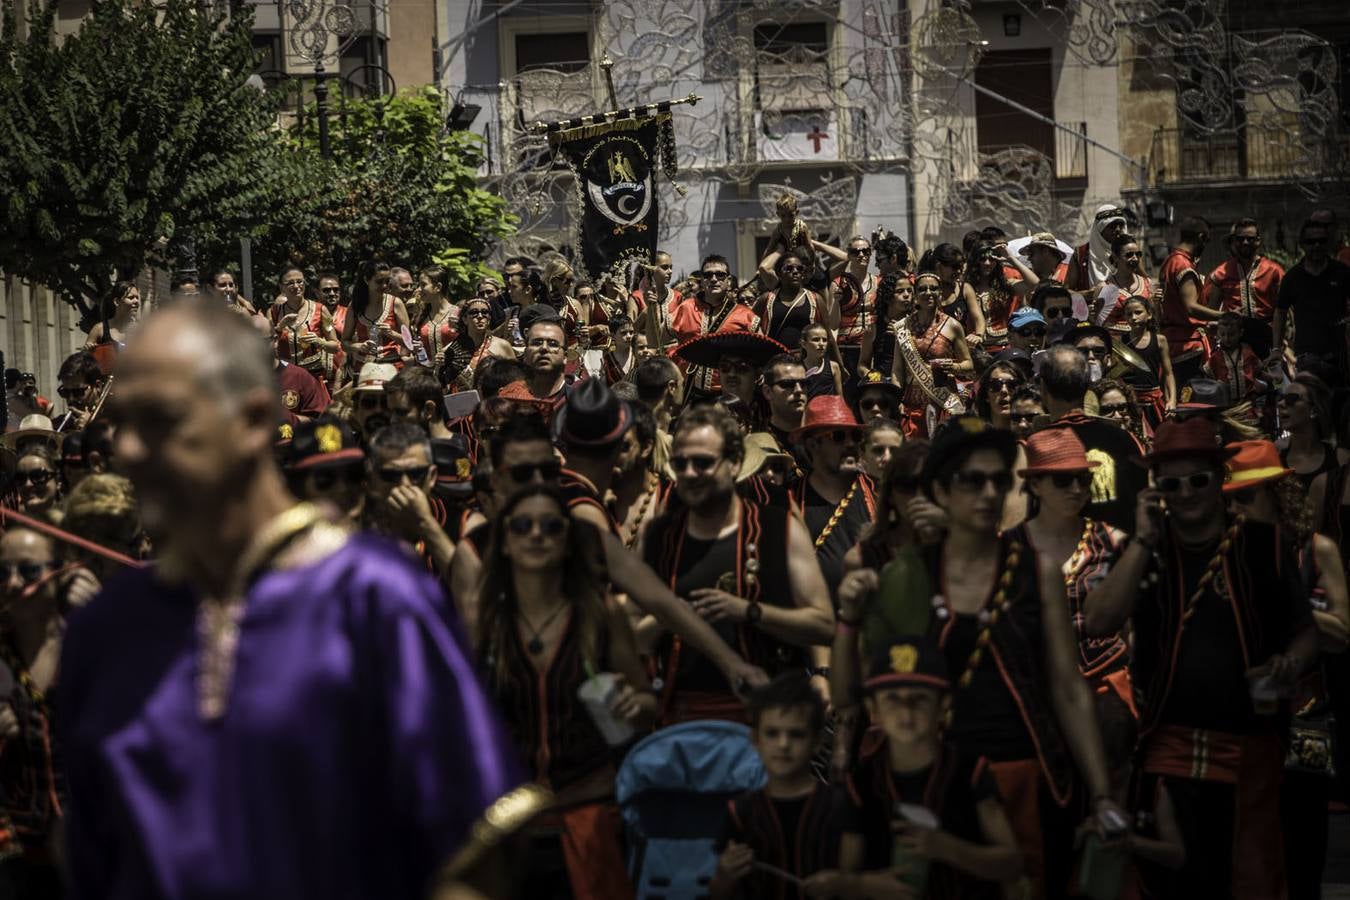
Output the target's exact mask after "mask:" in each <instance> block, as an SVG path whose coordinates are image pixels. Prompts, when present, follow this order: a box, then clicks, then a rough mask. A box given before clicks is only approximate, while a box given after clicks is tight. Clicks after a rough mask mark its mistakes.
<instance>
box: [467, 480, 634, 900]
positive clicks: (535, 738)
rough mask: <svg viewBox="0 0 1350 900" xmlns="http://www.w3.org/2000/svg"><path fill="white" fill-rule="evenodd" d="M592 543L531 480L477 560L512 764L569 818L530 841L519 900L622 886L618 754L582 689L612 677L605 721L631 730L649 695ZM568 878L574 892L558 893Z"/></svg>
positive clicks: (558, 500)
mask: <svg viewBox="0 0 1350 900" xmlns="http://www.w3.org/2000/svg"><path fill="white" fill-rule="evenodd" d="M598 544H599V535H598V534H597V533H596V531H595V529H594V528H593V527H592V526H590V525H589V524H587V523H585V522H582V521H579V520H578V519H576V518H575V517H573V516H570V515H569V514H568V511H567V505H566V501H565V500H564V499H563V497H562V495H561V494H560V493H559V492H558V489H557V488H556V487H553V486H552V485H544V484H536V485H531V486H528V487H525V488H523V489H521V490H520V491H518V492H516V493H515V494H513V495H512V496H511V497H510V498H508V499H507V500H506V501H505V502H504V503H503V504H502V506H501V508H500V509H499V510H498V512H497V516H496V519H495V521H494V522H493V524H492V537H491V541H490V543H489V546H488V551H487V554H486V556H485V557H484V559H483V576H482V581H481V586H480V588H479V592H478V610H479V613H478V624H477V639H476V642H475V643H476V648H477V656H478V662H479V666H480V669H481V671H482V673H483V681H484V684H485V686H486V687H487V689H488V693H489V696H491V697H492V698H493V699H494V700H495V701H496V707H497V709H498V710H499V711H500V712H501V714H502V716H503V718H504V719H505V722H506V726H507V729H508V731H509V732H510V734H511V736H512V738H513V739H514V743H515V745H516V748H517V750H518V751H519V753H520V758H521V759H523V760H525V761H526V762H527V764H529V765H530V766H531V768H532V772H533V775H534V778H535V780H536V781H538V782H540V783H541V784H544V785H546V786H548V787H549V788H550V789H551V790H552V791H553V792H554V794H555V795H557V800H558V803H557V806H558V807H560V808H562V809H566V810H567V811H566V812H564V813H562V814H560V817H559V818H560V820H561V821H558V820H556V819H555V820H553V821H549V822H544V823H540V827H539V828H538V830H537V832H536V833H535V834H534V835H533V841H532V844H533V846H532V847H531V849H532V851H533V852H532V854H531V864H530V872H529V874H528V876H527V879H526V880H527V882H528V883H527V885H526V886H525V887H524V890H523V891H522V895H523V896H530V897H558V896H572V895H578V896H581V895H585V896H617V895H621V893H622V891H623V889H624V888H625V887H626V886H627V884H628V880H627V877H626V875H625V874H624V865H623V856H622V853H621V852H620V847H619V838H620V834H621V832H622V824H621V822H620V819H619V816H618V809H617V807H615V806H614V805H613V803H612V802H605V800H604V799H602V798H605V797H607V796H609V795H610V794H611V793H612V791H613V787H614V775H615V772H616V765H615V764H616V762H617V759H618V748H614V747H611V746H610V745H609V743H608V742H607V741H606V739H605V738H604V737H603V736H602V732H601V731H600V728H599V727H598V726H597V725H596V722H595V719H594V718H593V715H595V713H592V712H590V711H588V710H587V709H586V707H585V706H584V705H583V703H582V702H581V701H580V700H579V698H578V691H581V690H582V689H583V688H585V687H586V686H587V685H588V683H595V679H596V676H597V675H599V674H601V673H611V674H612V675H613V676H617V678H615V679H614V686H613V687H612V688H611V689H610V691H609V692H608V694H607V696H606V697H605V700H604V703H605V705H606V706H607V713H608V716H609V718H610V719H611V720H612V721H613V722H614V723H616V724H617V725H619V726H628V727H629V728H630V729H632V730H633V731H634V732H636V733H637V734H641V733H642V732H644V731H646V730H648V729H649V728H650V727H651V724H652V722H653V720H654V718H655V715H656V695H655V694H653V693H652V691H651V686H650V684H649V682H648V680H647V673H646V670H645V669H644V667H643V665H642V661H641V659H640V657H639V656H638V649H637V643H636V641H635V639H634V637H633V630H632V626H631V625H630V624H629V620H628V617H627V615H626V614H625V613H624V612H623V610H622V609H621V608H620V607H619V606H618V604H616V603H615V602H614V601H613V599H612V598H610V597H609V596H608V595H607V592H606V590H605V586H604V581H603V577H602V575H601V574H600V570H599V566H598V559H597V552H596V549H597V547H598ZM560 834H566V835H567V839H566V840H563V839H562V838H561V837H560ZM567 879H570V881H571V886H572V891H571V892H568V891H566V890H560V889H559V885H560V884H565V883H567V882H566V881H565V880H567ZM581 879H585V881H584V882H583V881H581ZM630 890H631V889H630Z"/></svg>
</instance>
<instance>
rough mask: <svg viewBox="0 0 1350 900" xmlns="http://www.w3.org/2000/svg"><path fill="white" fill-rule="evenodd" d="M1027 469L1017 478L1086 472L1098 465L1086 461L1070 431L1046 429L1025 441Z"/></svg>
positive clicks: (1075, 436)
mask: <svg viewBox="0 0 1350 900" xmlns="http://www.w3.org/2000/svg"><path fill="white" fill-rule="evenodd" d="M1025 446H1026V452H1027V464H1026V468H1022V469H1018V470H1017V474H1018V475H1023V476H1025V475H1045V474H1048V473H1050V472H1085V471H1087V470H1088V469H1095V468H1097V467H1098V466H1099V465H1101V463H1099V462H1097V461H1095V460H1090V459H1088V458H1087V450H1086V449H1085V448H1084V447H1083V442H1082V441H1080V440H1079V439H1078V435H1076V434H1074V432H1073V429H1072V428H1046V429H1044V430H1043V431H1038V432H1036V433H1035V434H1033V435H1032V436H1031V437H1029V438H1027V440H1026V444H1025Z"/></svg>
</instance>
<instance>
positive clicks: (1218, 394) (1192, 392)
mask: <svg viewBox="0 0 1350 900" xmlns="http://www.w3.org/2000/svg"><path fill="white" fill-rule="evenodd" d="M1232 405H1233V397H1232V392H1231V391H1230V390H1229V389H1228V385H1226V384H1224V383H1223V382H1222V381H1215V380H1214V379H1213V378H1192V379H1191V380H1190V381H1189V382H1187V383H1186V386H1185V387H1183V388H1182V389H1181V402H1180V403H1178V404H1177V406H1176V409H1177V410H1180V411H1181V412H1182V413H1188V412H1208V411H1210V410H1223V409H1227V408H1228V407H1230V406H1232Z"/></svg>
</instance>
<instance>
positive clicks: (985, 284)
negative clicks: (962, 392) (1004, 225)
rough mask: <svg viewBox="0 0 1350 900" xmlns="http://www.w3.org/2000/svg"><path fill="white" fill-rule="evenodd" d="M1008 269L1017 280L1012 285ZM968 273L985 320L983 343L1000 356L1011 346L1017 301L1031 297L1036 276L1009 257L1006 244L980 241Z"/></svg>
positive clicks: (968, 264) (971, 287)
mask: <svg viewBox="0 0 1350 900" xmlns="http://www.w3.org/2000/svg"><path fill="white" fill-rule="evenodd" d="M1005 268H1012V269H1013V273H1014V274H1015V275H1016V276H1017V278H1016V280H1014V281H1013V282H1011V283H1009V281H1008V274H1007V272H1006V271H1005ZM966 271H967V272H969V273H970V277H969V280H968V281H967V286H968V287H970V289H971V290H972V291H974V293H975V302H976V304H977V305H978V306H979V309H980V314H981V316H982V318H983V319H984V331H983V333H982V334H981V341H980V343H981V344H982V346H983V347H984V349H985V350H986V351H988V352H989V353H998V352H999V351H1000V350H1002V349H1003V348H1004V347H1006V346H1008V317H1009V316H1011V315H1012V311H1013V307H1014V306H1015V305H1016V304H1017V298H1018V297H1021V296H1022V295H1024V294H1026V293H1028V292H1029V291H1030V290H1031V289H1032V288H1034V287H1035V286H1036V285H1037V284H1038V283H1039V279H1037V277H1036V273H1035V272H1033V271H1031V269H1030V268H1029V267H1028V266H1027V265H1026V263H1024V262H1022V261H1021V260H1020V259H1017V258H1015V257H1013V256H1010V255H1009V254H1008V248H1007V245H1006V244H1003V245H1000V244H993V243H990V242H989V241H980V242H979V243H977V244H976V245H975V249H974V250H972V251H971V254H970V261H969V262H968V263H967V266H966Z"/></svg>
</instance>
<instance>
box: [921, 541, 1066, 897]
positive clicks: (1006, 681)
mask: <svg viewBox="0 0 1350 900" xmlns="http://www.w3.org/2000/svg"><path fill="white" fill-rule="evenodd" d="M944 543H945V542H944ZM942 546H943V545H938V546H935V547H928V548H924V549H923V550H922V551H921V553H922V554H923V557H924V559H925V561H926V563H927V566H928V572H929V579H930V584H932V585H933V589H934V590H935V591H937V592H938V593H939V594H940V595H942V596H945V595H946V594H947V588H946V579H945V574H944V571H943V563H942V556H943V553H942ZM1015 546H1016V547H1018V548H1019V552H1018V555H1017V562H1016V565H1015V566H1012V567H1011V574H1012V578H1011V580H1010V584H1009V585H1007V586H1006V588H1003V592H1004V597H1005V601H1006V603H1007V606H1006V607H1005V608H1004V610H1003V612H1002V614H1001V615H1000V616H998V617H997V619H995V620H994V622H993V624H992V626H990V625H988V624H987V621H986V620H985V619H984V618H983V617H982V616H981V615H975V614H972V615H967V614H962V613H953V612H951V611H949V610H946V609H945V608H944V607H940V606H935V609H938V610H939V612H938V614H937V615H935V616H934V617H933V620H932V622H931V625H930V636H931V637H933V638H934V639H935V640H936V641H937V644H938V646H939V647H940V648H941V649H942V652H943V655H944V656H945V657H946V660H947V667H948V670H949V671H950V672H952V673H953V675H955V674H956V673H958V672H959V673H964V672H965V671H966V670H967V663H968V661H969V660H970V658H971V654H972V652H973V651H974V650H975V647H976V645H977V643H978V642H979V641H980V639H981V635H982V634H983V633H985V631H986V628H987V629H988V631H987V634H988V637H987V640H988V646H987V647H986V648H985V650H984V652H983V654H982V655H981V656H980V659H979V662H978V663H977V664H976V665H975V666H974V668H973V669H970V679H969V683H968V684H964V685H962V684H960V683H959V681H958V686H957V687H954V688H953V701H954V706H953V717H952V724H951V727H950V728H948V729H947V732H946V734H945V738H947V739H950V740H951V741H952V742H953V743H955V744H956V745H958V746H965V747H978V748H980V751H981V752H982V753H983V755H984V756H985V757H986V758H987V759H988V760H989V767H990V771H991V772H992V773H993V776H994V779H995V781H996V782H997V784H998V789H999V792H1000V794H1001V795H1002V797H1003V799H1004V801H1005V804H1004V806H1005V808H1006V810H1007V812H1008V817H1009V819H1010V821H1011V823H1012V826H1013V832H1014V833H1015V835H1016V837H1017V844H1018V847H1019V848H1020V850H1021V852H1022V861H1023V866H1024V869H1025V871H1026V873H1027V876H1028V877H1029V878H1030V879H1031V881H1032V882H1033V884H1035V885H1036V886H1037V888H1038V889H1039V890H1040V891H1041V892H1042V893H1041V894H1038V895H1037V896H1051V897H1053V896H1060V893H1061V892H1062V891H1063V890H1064V887H1065V885H1066V883H1067V881H1068V878H1069V873H1070V870H1071V869H1072V862H1073V861H1072V856H1071V854H1072V850H1071V848H1072V846H1073V830H1074V827H1075V825H1076V824H1077V822H1076V821H1075V816H1074V810H1073V809H1072V808H1071V807H1070V799H1071V798H1072V796H1073V794H1074V788H1075V782H1076V779H1075V770H1074V766H1073V760H1072V758H1071V756H1070V754H1069V747H1068V744H1067V742H1066V741H1065V739H1064V736H1063V734H1062V732H1061V731H1060V727H1059V723H1058V721H1057V720H1056V718H1055V713H1054V710H1053V709H1052V708H1051V707H1050V700H1049V684H1050V678H1049V674H1048V673H1047V672H1046V669H1045V658H1046V648H1045V637H1044V632H1043V630H1042V627H1043V626H1042V622H1041V618H1042V609H1041V607H1042V600H1041V595H1040V583H1039V575H1038V569H1037V561H1036V553H1035V551H1034V550H1033V549H1032V548H1031V546H1030V545H1029V544H1027V543H1026V542H1025V541H1024V540H1020V539H1018V538H1016V537H1015V536H1014V535H1012V534H1004V535H1002V536H1001V537H1000V538H999V547H998V559H999V564H998V566H997V567H996V568H995V573H996V574H995V576H994V580H993V583H991V584H990V586H989V590H990V596H991V597H993V596H995V594H996V592H998V591H999V590H1000V584H999V581H1000V580H1001V578H1002V575H1003V573H1004V572H1005V570H1008V569H1009V568H1010V567H1009V557H1010V556H1011V554H1012V552H1014V547H1015ZM934 602H935V604H936V603H938V600H937V598H935V601H934Z"/></svg>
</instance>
